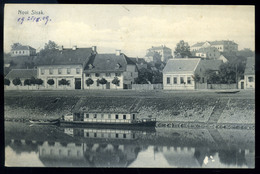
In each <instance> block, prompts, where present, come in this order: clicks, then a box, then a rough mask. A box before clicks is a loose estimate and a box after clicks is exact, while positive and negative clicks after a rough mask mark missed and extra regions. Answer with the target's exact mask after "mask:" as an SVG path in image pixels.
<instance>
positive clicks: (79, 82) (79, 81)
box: [75, 78, 81, 89]
mask: <svg viewBox="0 0 260 174" xmlns="http://www.w3.org/2000/svg"><path fill="white" fill-rule="evenodd" d="M75 89H81V78H75Z"/></svg>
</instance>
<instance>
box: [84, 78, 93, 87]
mask: <svg viewBox="0 0 260 174" xmlns="http://www.w3.org/2000/svg"><path fill="white" fill-rule="evenodd" d="M93 83H94V81H93V80H92V79H91V78H88V79H87V80H86V84H87V86H88V87H89V89H90V85H92V84H93Z"/></svg>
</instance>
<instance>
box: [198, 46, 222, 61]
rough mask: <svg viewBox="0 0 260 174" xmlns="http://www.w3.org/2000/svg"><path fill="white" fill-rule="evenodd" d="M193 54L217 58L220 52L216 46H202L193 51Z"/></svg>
mask: <svg viewBox="0 0 260 174" xmlns="http://www.w3.org/2000/svg"><path fill="white" fill-rule="evenodd" d="M195 56H198V57H202V58H209V59H218V58H219V56H220V52H219V51H218V49H217V48H216V47H204V48H200V49H198V50H197V51H196V52H195Z"/></svg>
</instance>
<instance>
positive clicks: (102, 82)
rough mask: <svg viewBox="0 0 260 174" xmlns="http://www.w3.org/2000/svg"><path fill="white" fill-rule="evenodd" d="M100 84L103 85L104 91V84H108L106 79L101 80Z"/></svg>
mask: <svg viewBox="0 0 260 174" xmlns="http://www.w3.org/2000/svg"><path fill="white" fill-rule="evenodd" d="M99 83H100V84H101V85H102V88H103V89H104V86H103V85H104V84H107V80H106V79H105V78H102V79H101V80H99Z"/></svg>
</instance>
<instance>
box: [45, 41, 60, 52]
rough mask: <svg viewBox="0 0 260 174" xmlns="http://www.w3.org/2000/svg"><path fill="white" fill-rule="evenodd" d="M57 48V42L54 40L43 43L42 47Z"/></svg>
mask: <svg viewBox="0 0 260 174" xmlns="http://www.w3.org/2000/svg"><path fill="white" fill-rule="evenodd" d="M57 48H59V46H58V44H56V43H55V42H54V41H51V40H49V42H48V43H45V45H44V49H45V50H53V49H57Z"/></svg>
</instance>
